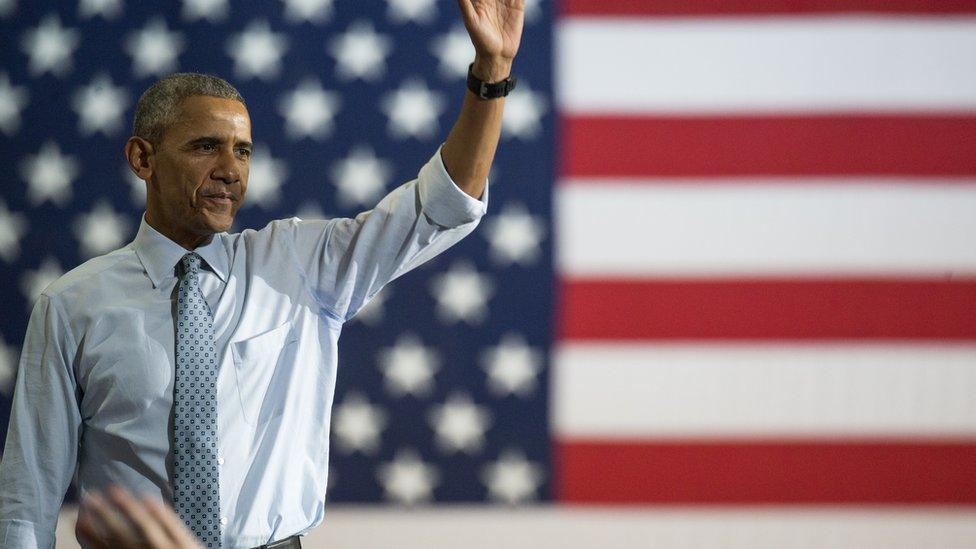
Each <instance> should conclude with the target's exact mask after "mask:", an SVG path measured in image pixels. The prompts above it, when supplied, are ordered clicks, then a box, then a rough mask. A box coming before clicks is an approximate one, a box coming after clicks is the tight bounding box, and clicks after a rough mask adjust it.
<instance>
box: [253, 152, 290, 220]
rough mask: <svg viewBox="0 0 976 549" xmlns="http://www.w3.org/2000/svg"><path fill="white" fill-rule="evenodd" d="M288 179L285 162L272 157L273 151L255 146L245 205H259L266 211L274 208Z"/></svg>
mask: <svg viewBox="0 0 976 549" xmlns="http://www.w3.org/2000/svg"><path fill="white" fill-rule="evenodd" d="M287 178H288V167H287V166H286V165H285V163H284V161H282V160H278V159H277V158H274V157H273V156H271V151H269V150H267V149H266V148H265V147H261V146H255V147H254V154H253V156H252V157H251V169H250V175H249V176H248V179H247V180H248V183H247V194H246V195H245V201H244V204H245V205H248V204H250V205H254V204H257V205H259V206H261V207H262V208H265V209H267V208H272V207H274V206H275V205H277V204H278V200H279V199H280V198H281V185H282V183H284V182H285V179H287Z"/></svg>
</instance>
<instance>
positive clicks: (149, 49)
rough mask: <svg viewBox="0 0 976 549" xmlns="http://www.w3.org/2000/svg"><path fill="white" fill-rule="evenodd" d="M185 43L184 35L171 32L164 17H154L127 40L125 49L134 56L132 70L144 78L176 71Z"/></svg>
mask: <svg viewBox="0 0 976 549" xmlns="http://www.w3.org/2000/svg"><path fill="white" fill-rule="evenodd" d="M183 43H184V40H183V35H181V34H180V33H179V32H176V31H173V32H170V31H169V29H168V28H167V27H166V21H165V20H164V19H163V18H162V17H154V18H153V19H152V20H151V21H149V22H148V23H147V24H146V26H145V27H143V28H142V29H140V30H137V31H135V32H133V33H130V34H129V36H128V37H127V38H126V40H125V51H126V52H127V53H128V54H129V55H130V56H131V57H132V72H133V73H135V75H136V76H137V77H139V78H142V77H145V76H151V75H156V76H162V75H165V74H167V73H170V72H172V71H175V70H176V68H177V64H176V60H177V58H178V57H179V56H180V53H181V52H182V51H183Z"/></svg>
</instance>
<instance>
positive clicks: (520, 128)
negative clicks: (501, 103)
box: [502, 80, 547, 140]
mask: <svg viewBox="0 0 976 549" xmlns="http://www.w3.org/2000/svg"><path fill="white" fill-rule="evenodd" d="M546 109H547V107H546V100H545V99H544V98H543V97H542V94H541V93H539V92H534V91H532V89H531V88H529V84H528V83H527V82H525V81H523V80H519V81H518V85H517V87H516V88H515V90H513V91H512V93H511V94H509V96H508V97H507V98H506V100H505V112H504V113H503V114H502V134H503V135H505V136H506V137H517V138H519V139H523V140H524V139H530V138H533V137H535V136H537V135H539V132H540V131H541V130H542V124H541V122H540V121H541V120H542V115H543V114H545V112H546Z"/></svg>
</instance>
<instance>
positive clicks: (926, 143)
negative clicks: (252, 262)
mask: <svg viewBox="0 0 976 549" xmlns="http://www.w3.org/2000/svg"><path fill="white" fill-rule="evenodd" d="M472 58H473V49H472V47H471V45H470V41H469V39H468V38H467V35H466V33H465V31H464V29H463V27H462V25H461V22H460V16H459V14H458V8H457V5H456V2H453V1H436V0H386V1H380V0H370V1H363V2H342V1H331V0H273V1H272V0H269V1H267V2H238V1H234V0H181V1H171V2H151V1H150V2H134V1H128V2H126V1H123V0H78V1H77V2H76V1H63V2H52V1H36V2H27V1H25V0H21V1H20V2H17V1H15V0H0V59H2V61H3V64H2V68H0V144H2V150H3V155H2V158H3V159H4V160H5V161H6V165H7V169H6V170H4V171H3V173H2V174H0V181H2V195H0V277H2V278H0V280H3V282H4V284H3V285H2V286H0V296H2V302H3V303H4V304H5V305H6V307H5V309H4V313H3V317H2V323H0V344H2V346H0V417H4V418H5V417H6V414H7V412H8V410H9V398H10V396H11V394H10V389H11V387H12V381H13V378H14V376H15V375H16V368H17V357H18V356H19V345H20V343H21V341H22V339H23V333H24V330H25V328H26V323H27V315H28V313H29V311H30V306H31V304H32V302H33V299H34V298H35V296H36V295H37V294H38V293H39V292H40V290H41V289H42V288H43V287H44V286H45V285H46V284H48V283H49V282H51V281H52V280H53V279H54V278H56V277H57V276H59V275H60V274H61V273H62V272H64V271H65V270H67V269H70V268H71V267H73V266H75V265H77V264H79V263H80V262H82V261H84V260H86V259H87V258H89V257H92V256H94V255H98V254H101V253H105V252H107V251H109V250H111V249H114V248H117V247H120V246H122V245H124V244H126V243H127V242H129V241H130V240H131V238H132V237H133V236H134V233H135V229H136V228H137V226H138V221H139V215H140V214H141V212H142V211H143V208H144V200H145V191H144V186H143V183H142V182H140V181H138V180H136V179H134V178H133V177H132V176H131V175H129V174H128V173H127V171H126V170H125V169H124V166H123V159H122V154H121V147H122V145H123V143H124V141H125V139H126V137H127V136H128V130H129V124H130V123H131V115H132V109H133V106H134V103H135V100H136V99H137V98H138V94H139V93H140V92H141V91H142V90H143V89H145V87H147V86H148V85H149V84H150V83H151V82H152V81H153V80H154V79H155V78H157V77H159V76H162V75H165V74H169V73H172V72H177V71H197V72H208V73H213V74H217V75H220V76H223V77H225V78H227V79H228V80H229V81H231V82H232V83H233V84H235V85H236V86H237V87H238V88H239V89H240V91H241V92H242V94H243V95H244V97H245V99H246V101H247V103H248V107H249V110H250V113H251V117H252V120H253V124H254V139H255V143H256V150H255V156H254V160H253V165H252V170H251V177H250V185H249V188H248V196H247V199H246V202H245V206H244V207H243V208H242V210H241V212H240V213H239V215H238V219H237V225H236V227H235V230H241V229H243V228H248V227H254V228H257V227H261V226H264V224H266V223H267V222H268V221H269V220H271V219H277V218H282V217H289V216H292V215H298V216H300V217H319V216H327V217H332V216H351V215H354V214H355V213H356V212H358V211H360V210H362V209H365V208H368V207H369V206H370V205H372V204H373V203H375V201H376V200H377V199H378V198H379V197H380V196H382V194H383V193H384V192H385V191H388V190H390V189H392V188H393V187H394V186H396V185H398V184H399V183H401V182H404V181H407V180H409V179H411V178H413V177H414V176H415V174H416V171H417V170H418V169H419V167H420V166H421V165H422V163H423V162H424V161H426V159H427V158H428V157H429V156H430V155H431V154H432V153H433V151H434V150H435V148H436V147H437V145H438V144H439V143H440V142H442V140H443V139H444V137H445V136H446V134H447V132H448V131H449V130H450V124H451V123H452V121H453V120H454V117H455V115H456V114H457V112H458V109H459V108H460V103H461V100H462V98H463V93H464V78H463V77H464V74H465V71H466V68H467V64H468V63H469V62H470V61H471V60H472ZM514 73H515V75H516V76H517V77H518V78H519V83H518V87H517V88H516V90H515V91H514V92H513V93H512V95H511V96H509V98H508V99H507V100H506V101H507V103H506V111H505V122H504V127H503V135H502V141H501V144H500V147H499V152H498V156H497V158H496V161H495V164H494V166H493V169H492V173H491V176H490V178H489V179H490V183H491V191H490V192H491V197H490V204H489V214H488V216H487V217H486V218H485V220H484V221H483V223H482V225H481V227H479V229H478V230H477V231H476V232H475V233H474V234H473V235H471V236H470V237H468V238H467V239H465V240H464V241H462V242H461V243H460V244H459V245H457V246H456V247H455V248H453V249H451V250H449V251H448V252H447V253H445V254H443V255H442V256H440V257H438V258H436V259H435V260H433V261H431V262H430V263H428V264H426V265H424V266H422V267H420V268H419V269H418V270H417V271H415V272H412V273H410V274H408V275H406V276H404V277H403V278H401V279H399V280H397V281H396V282H394V283H393V284H392V285H391V286H390V287H388V288H387V289H386V290H384V291H383V292H382V293H381V294H380V295H379V297H378V298H377V299H376V300H375V301H374V302H373V303H371V304H370V305H369V306H368V307H367V309H366V310H364V311H363V313H362V314H361V315H360V316H359V317H358V318H357V319H356V320H355V321H354V322H352V323H350V324H349V325H347V327H346V328H345V330H344V332H343V337H342V339H341V342H340V370H339V385H338V387H337V391H336V400H335V402H336V405H335V409H334V413H333V433H332V448H333V451H332V465H331V467H332V473H331V482H332V485H331V487H330V492H329V500H330V501H331V502H333V503H336V504H339V503H388V504H393V505H412V504H426V503H447V502H450V503H462V502H463V503H481V502H490V503H502V504H529V503H533V502H543V503H547V502H551V503H556V504H558V506H559V507H572V508H576V507H578V506H585V507H587V508H593V507H598V508H601V509H602V508H605V507H606V506H608V505H609V506H613V507H612V508H614V509H620V508H621V507H618V506H627V509H629V510H631V511H633V510H636V512H638V513H640V514H639V515H630V517H631V518H630V519H627V520H628V522H626V525H628V527H632V528H633V529H634V531H637V532H641V534H640V535H641V536H644V537H637V538H635V539H634V540H633V541H634V543H633V545H632V546H634V547H644V546H650V545H652V544H654V543H655V542H659V543H660V544H661V546H667V547H712V546H727V547H743V548H745V547H786V546H789V547H868V546H877V547H895V546H899V547H913V546H921V545H920V544H921V541H919V540H925V541H926V542H927V543H928V545H930V546H941V547H965V546H969V545H972V544H976V528H974V527H973V526H972V525H973V524H976V474H974V470H976V1H973V0H946V1H942V2H937V1H930V0H891V1H883V0H794V1H789V0H725V1H722V0H699V1H688V2H684V1H677V0H648V1H644V2H640V1H628V0H604V1H600V0H565V1H563V2H556V3H553V2H548V1H545V0H541V1H540V0H537V1H529V2H527V13H526V27H525V33H524V35H523V37H522V45H521V48H520V51H519V54H518V57H517V59H516V63H515V69H514ZM0 423H2V424H4V425H5V423H6V421H5V420H2V419H0ZM805 509H817V510H826V511H828V512H830V513H834V514H833V515H830V517H831V518H830V519H829V520H821V519H820V518H816V517H814V518H810V517H808V516H806V515H802V516H801V515H797V514H795V511H796V510H805ZM879 509H880V511H879ZM716 510H718V511H716ZM891 510H896V514H894V515H892V514H884V513H889V511H891ZM726 511H730V512H732V513H739V514H736V515H724V514H721V513H724V512H726ZM863 511H869V512H871V513H875V512H878V513H882V514H881V515H871V516H870V517H881V518H880V519H878V520H875V518H870V517H869V518H868V519H866V520H862V521H861V522H858V523H857V524H858V526H857V527H856V528H853V529H850V528H848V525H849V524H854V522H851V521H852V520H855V519H853V518H851V517H861V518H863V517H865V516H866V515H864V514H858V513H862V512H863ZM715 513H718V514H715ZM746 516H748V517H749V518H748V519H745V518H743V517H746ZM818 516H819V515H818ZM634 517H637V518H634ZM730 517H731V518H730ZM892 517H894V518H892ZM945 517H953V518H952V520H949V521H946V520H945ZM861 518H858V519H856V520H861ZM956 519H958V520H956ZM326 520H327V522H328V518H327V519H326ZM520 524H521V523H520ZM515 527H516V526H514V525H513V526H512V528H515ZM519 527H521V526H519ZM566 527H567V528H570V527H582V526H580V524H579V523H577V524H573V525H567V526H566ZM647 536H658V537H653V538H649V537H647ZM858 536H860V537H858ZM579 539H584V538H582V537H581V538H579ZM782 540H789V542H790V544H786V543H785V542H783V541H782ZM929 542H930V543H929ZM580 543H583V542H580ZM899 544H901V545H899ZM932 544H935V545H932ZM526 546H527V547H539V546H543V545H542V544H541V543H539V544H532V545H526ZM554 546H559V547H575V545H572V540H567V541H565V542H562V543H559V544H557V545H554ZM579 546H585V545H579ZM611 546H612V544H611ZM620 546H623V545H620Z"/></svg>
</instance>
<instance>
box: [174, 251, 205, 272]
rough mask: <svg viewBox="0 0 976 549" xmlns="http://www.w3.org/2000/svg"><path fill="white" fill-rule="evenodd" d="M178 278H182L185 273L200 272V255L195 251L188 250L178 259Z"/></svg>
mask: <svg viewBox="0 0 976 549" xmlns="http://www.w3.org/2000/svg"><path fill="white" fill-rule="evenodd" d="M179 272H180V273H179V274H180V278H183V277H184V276H186V275H187V274H199V272H200V256H199V255H197V254H196V253H195V252H190V253H188V254H186V255H184V256H183V257H182V258H181V259H180V266H179Z"/></svg>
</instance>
